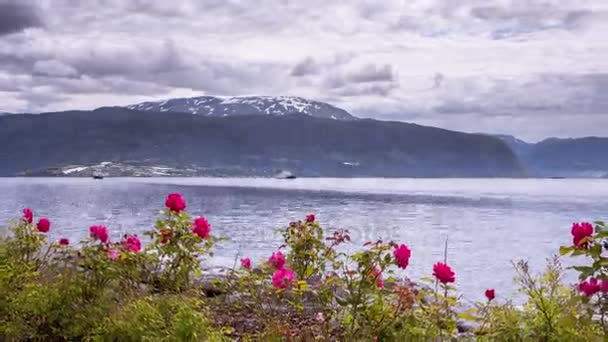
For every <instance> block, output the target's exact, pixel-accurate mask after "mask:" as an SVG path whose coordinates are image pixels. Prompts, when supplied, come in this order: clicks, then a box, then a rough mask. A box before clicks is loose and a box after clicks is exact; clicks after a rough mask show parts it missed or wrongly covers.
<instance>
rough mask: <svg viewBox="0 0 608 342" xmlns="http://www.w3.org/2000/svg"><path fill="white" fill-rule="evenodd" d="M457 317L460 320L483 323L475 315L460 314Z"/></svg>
mask: <svg viewBox="0 0 608 342" xmlns="http://www.w3.org/2000/svg"><path fill="white" fill-rule="evenodd" d="M456 317H458V318H460V319H464V320H466V321H471V322H479V321H481V320H480V319H479V318H477V317H475V316H473V315H470V314H468V313H461V314H458V315H457V316H456Z"/></svg>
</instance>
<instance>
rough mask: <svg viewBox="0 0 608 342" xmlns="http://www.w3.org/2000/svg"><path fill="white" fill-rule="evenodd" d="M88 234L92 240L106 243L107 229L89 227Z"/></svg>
mask: <svg viewBox="0 0 608 342" xmlns="http://www.w3.org/2000/svg"><path fill="white" fill-rule="evenodd" d="M89 232H90V233H91V237H92V238H93V240H99V241H101V242H102V243H106V242H108V237H109V236H108V228H106V227H104V226H91V227H90V228H89Z"/></svg>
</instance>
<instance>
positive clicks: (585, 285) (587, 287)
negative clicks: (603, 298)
mask: <svg viewBox="0 0 608 342" xmlns="http://www.w3.org/2000/svg"><path fill="white" fill-rule="evenodd" d="M578 289H579V291H581V292H583V293H584V294H585V296H587V297H591V296H593V295H594V294H596V293H598V292H599V291H600V290H601V286H600V284H598V282H597V279H595V278H589V280H587V281H583V282H582V283H580V284H578Z"/></svg>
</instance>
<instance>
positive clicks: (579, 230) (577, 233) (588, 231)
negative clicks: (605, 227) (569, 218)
mask: <svg viewBox="0 0 608 342" xmlns="http://www.w3.org/2000/svg"><path fill="white" fill-rule="evenodd" d="M571 233H572V243H573V244H574V246H576V247H580V248H587V245H588V242H583V241H582V240H583V239H584V238H586V237H590V236H592V235H593V225H591V223H589V222H581V223H573V224H572V230H571Z"/></svg>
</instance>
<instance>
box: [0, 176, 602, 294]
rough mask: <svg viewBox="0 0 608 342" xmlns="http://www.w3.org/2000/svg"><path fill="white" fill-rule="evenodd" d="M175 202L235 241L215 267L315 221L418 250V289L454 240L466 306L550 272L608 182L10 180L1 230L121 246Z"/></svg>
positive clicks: (3, 181) (259, 255)
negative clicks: (22, 221)
mask: <svg viewBox="0 0 608 342" xmlns="http://www.w3.org/2000/svg"><path fill="white" fill-rule="evenodd" d="M170 192H181V193H182V194H183V195H184V196H185V197H186V200H187V202H188V210H189V212H190V213H191V214H193V215H205V216H206V217H207V218H208V219H209V221H210V222H211V224H212V229H213V231H214V232H215V234H218V235H222V236H226V237H229V238H230V240H229V241H225V242H223V243H222V244H221V245H220V246H218V248H217V249H216V256H215V257H214V258H213V259H212V260H209V261H207V264H208V265H213V266H231V265H232V264H233V262H234V260H235V258H236V257H237V256H249V257H251V258H252V260H260V259H265V258H267V256H268V255H269V254H270V253H271V252H272V251H274V250H275V249H276V248H277V247H278V246H279V245H280V236H279V234H278V233H276V232H275V229H276V228H279V227H282V226H285V225H287V224H288V223H289V222H290V221H292V220H297V219H301V218H303V217H304V216H305V215H306V214H308V213H315V214H316V216H317V218H318V220H320V221H321V223H322V224H323V226H324V227H325V229H326V230H328V231H332V230H335V229H338V228H345V229H349V230H350V231H351V234H352V237H353V241H354V243H353V245H354V246H353V247H352V248H356V246H357V245H360V244H362V243H363V242H364V241H367V240H372V239H378V238H382V239H386V240H389V239H392V240H395V241H399V242H404V243H406V244H408V245H409V246H410V247H411V248H412V251H413V254H412V259H411V261H410V267H409V268H408V270H407V271H406V272H405V275H407V276H410V277H414V278H417V277H420V276H422V275H430V273H431V269H432V265H433V263H435V262H436V261H439V260H441V259H442V258H443V246H444V242H445V240H446V239H447V240H448V261H449V263H450V264H451V265H452V266H453V268H454V269H455V271H456V273H457V284H458V286H459V289H460V290H461V292H462V293H463V294H464V295H465V296H466V298H468V299H478V298H480V296H482V292H483V290H484V289H485V288H488V287H494V288H497V289H500V292H502V293H505V292H507V293H506V295H511V294H512V292H513V286H512V281H511V279H512V277H513V271H512V267H511V261H512V260H517V259H527V260H529V261H530V263H531V265H532V266H533V268H534V269H536V270H540V268H541V267H542V265H543V264H544V262H545V258H546V257H548V256H550V255H551V254H552V253H555V252H556V251H557V249H558V247H559V246H560V244H565V243H568V242H569V241H570V233H569V230H570V224H571V223H572V222H573V221H582V220H596V219H604V220H607V219H608V180H599V179H598V180H596V179H593V180H591V179H517V180H514V179H328V178H314V179H313V178H309V179H307V178H301V179H295V180H276V179H243V178H241V179H236V178H234V179H229V178H222V179H220V178H114V179H113V178H108V179H104V180H101V181H98V180H93V179H76V178H0V203H2V205H0V225H1V226H4V225H5V223H6V222H8V220H9V219H12V218H16V217H18V216H19V215H20V211H21V209H22V208H24V207H31V208H32V209H34V210H35V213H36V214H37V215H38V216H48V217H49V218H50V219H51V221H52V228H51V233H50V235H51V238H52V239H58V238H60V237H64V236H65V237H69V238H70V239H71V240H73V241H77V240H79V239H82V238H85V237H86V236H87V234H88V227H89V226H90V225H93V224H103V225H106V226H108V228H110V229H111V231H112V237H113V238H114V239H119V238H120V236H121V235H122V234H124V233H127V232H131V233H133V232H134V233H139V234H141V233H142V232H143V231H146V230H148V229H150V228H151V227H152V226H153V224H154V221H155V218H156V217H157V215H158V211H159V209H161V208H162V206H163V204H164V199H165V196H166V195H167V194H168V193H170ZM2 229H4V228H2Z"/></svg>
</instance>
